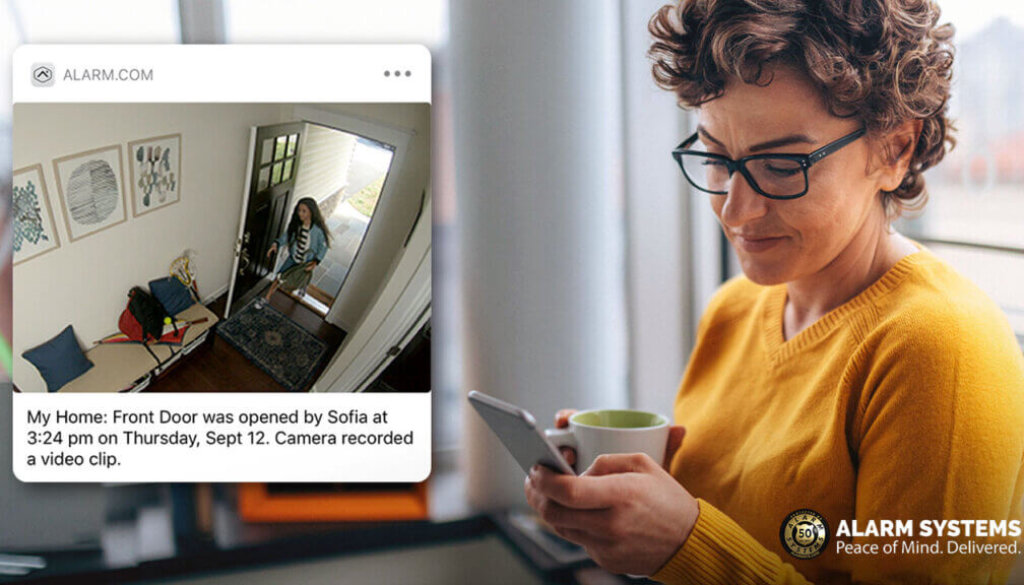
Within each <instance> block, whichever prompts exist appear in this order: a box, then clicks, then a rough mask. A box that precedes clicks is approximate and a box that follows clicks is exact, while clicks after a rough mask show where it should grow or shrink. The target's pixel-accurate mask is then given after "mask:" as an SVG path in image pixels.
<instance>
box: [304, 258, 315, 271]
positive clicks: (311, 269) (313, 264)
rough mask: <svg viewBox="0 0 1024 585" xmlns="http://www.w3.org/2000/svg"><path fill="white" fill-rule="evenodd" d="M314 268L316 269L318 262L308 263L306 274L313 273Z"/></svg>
mask: <svg viewBox="0 0 1024 585" xmlns="http://www.w3.org/2000/svg"><path fill="white" fill-rule="evenodd" d="M314 268H316V260H310V261H309V262H306V272H312V271H313V269H314Z"/></svg>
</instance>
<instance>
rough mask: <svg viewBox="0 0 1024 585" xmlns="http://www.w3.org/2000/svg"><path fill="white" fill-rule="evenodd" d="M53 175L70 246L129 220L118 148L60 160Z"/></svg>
mask: <svg viewBox="0 0 1024 585" xmlns="http://www.w3.org/2000/svg"><path fill="white" fill-rule="evenodd" d="M53 171H54V175H55V176H56V177H57V190H58V191H59V192H60V203H61V210H62V211H63V212H64V222H65V224H66V225H67V228H68V236H70V237H71V241H72V242H74V241H75V240H78V239H80V238H84V237H86V236H89V235H92V234H94V233H96V232H99V231H101V230H105V229H107V228H108V227H110V226H113V225H117V224H119V223H121V222H123V221H125V220H127V219H128V216H127V213H126V212H125V202H124V187H123V185H124V177H123V174H122V172H121V145H119V144H117V145H114V146H105V147H103V148H97V149H95V150H90V151H87V152H81V153H78V154H72V155H69V156H65V157H61V158H59V159H57V160H55V161H53Z"/></svg>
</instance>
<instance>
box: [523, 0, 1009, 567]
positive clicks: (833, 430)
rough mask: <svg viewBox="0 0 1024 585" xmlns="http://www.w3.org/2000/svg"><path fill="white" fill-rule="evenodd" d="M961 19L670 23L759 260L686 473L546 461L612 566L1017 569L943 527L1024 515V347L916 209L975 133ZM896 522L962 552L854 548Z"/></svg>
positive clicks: (687, 165)
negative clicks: (964, 131)
mask: <svg viewBox="0 0 1024 585" xmlns="http://www.w3.org/2000/svg"><path fill="white" fill-rule="evenodd" d="M938 17H939V10H938V7H937V6H936V5H935V4H934V2H931V1H929V0H861V1H857V2H851V1H843V0H773V1H769V0H683V1H682V2H681V3H680V4H679V5H678V6H666V7H663V8H662V9H661V10H660V11H659V12H658V13H657V14H656V15H655V16H654V17H653V19H652V20H651V24H650V29H651V32H652V34H653V35H654V37H655V42H654V45H653V47H652V50H651V54H652V56H653V57H654V59H655V64H654V75H655V78H656V79H657V81H658V82H659V84H660V85H662V86H663V87H665V88H666V89H671V90H673V91H674V92H675V93H676V95H677V96H678V97H679V99H680V102H681V103H682V105H683V106H686V107H693V108H696V109H697V112H698V119H699V126H698V130H697V132H696V134H694V135H693V136H691V137H690V138H688V139H687V140H686V141H684V142H683V143H682V144H681V145H680V147H679V148H678V149H677V150H676V151H675V152H674V153H673V155H674V156H675V157H676V160H677V162H678V163H679V165H680V167H681V168H682V170H683V172H684V174H685V176H686V178H687V180H688V181H689V182H690V184H691V185H692V186H693V187H694V188H695V189H697V190H700V191H704V192H706V193H708V194H707V195H706V197H708V198H709V200H710V203H711V206H712V208H713V209H714V211H715V213H716V215H717V216H718V219H719V222H720V223H721V225H722V229H723V230H724V232H725V234H726V236H728V238H729V241H730V242H731V243H732V245H733V247H734V248H735V250H736V254H737V256H738V257H739V260H740V264H741V266H742V269H743V273H744V276H741V277H739V278H735V279H733V280H731V281H729V282H728V283H726V284H725V285H724V286H723V287H722V289H721V290H720V291H719V292H718V293H717V294H716V296H715V297H714V299H713V300H712V301H711V302H710V304H709V306H708V308H707V311H706V313H705V315H704V317H703V318H702V320H701V322H700V325H699V327H698V331H697V341H696V345H695V348H694V351H693V354H692V356H691V359H690V361H689V364H688V366H687V370H686V373H685V375H684V377H683V381H682V384H681V387H680V390H679V394H678V396H677V399H676V403H675V418H676V422H677V423H678V424H679V425H681V426H685V428H686V438H685V440H683V441H682V444H681V446H679V448H678V449H675V452H674V455H672V454H671V453H670V456H669V458H668V460H667V461H668V469H667V470H665V469H663V468H662V467H661V465H660V463H661V462H657V463H656V462H654V461H652V460H651V459H650V458H649V457H646V456H642V455H606V456H602V457H601V458H599V459H598V461H596V462H595V463H594V464H593V466H592V467H591V468H590V469H588V470H587V471H586V473H585V474H583V475H581V476H580V477H569V476H563V475H558V474H555V473H553V472H551V471H549V470H547V469H545V468H534V469H533V470H532V471H531V473H530V474H529V476H528V477H527V479H526V495H527V500H528V501H529V503H530V505H531V506H533V507H534V508H535V509H536V510H537V511H538V512H539V513H540V514H541V516H542V517H543V518H544V519H545V520H546V521H547V522H548V523H549V524H551V525H552V526H553V527H554V528H555V530H556V531H557V532H558V533H559V534H561V535H563V536H564V537H565V538H567V539H569V540H572V541H574V542H577V543H580V544H581V545H583V546H584V547H585V548H586V549H587V550H588V552H589V553H590V554H591V556H592V557H593V558H594V559H595V560H596V561H597V562H598V563H599V564H601V565H603V566H605V567H606V568H608V569H609V570H612V571H615V572H623V573H633V574H645V575H653V577H654V578H655V579H658V580H662V581H665V582H671V583H677V582H678V583H684V582H685V583H690V582H693V583H804V582H807V581H808V580H809V581H813V582H815V583H849V582H870V583H932V582H942V583H992V582H995V583H1001V582H1005V581H1006V579H1007V572H1008V570H1009V568H1008V567H1009V566H1010V565H1011V564H1012V563H1013V562H1014V555H1012V554H959V553H947V548H946V546H947V542H946V540H945V539H946V538H948V537H952V536H957V535H956V534H949V535H946V536H944V537H943V538H942V539H938V540H936V539H935V538H924V536H927V535H924V534H922V533H921V527H922V526H923V524H922V521H923V520H933V521H940V520H949V519H971V520H992V521H995V522H999V521H1004V522H1005V521H1011V520H1019V518H1020V516H1021V499H1022V496H1024V492H1022V489H1024V482H1022V478H1024V474H1022V466H1021V462H1022V457H1024V359H1022V356H1021V350H1020V347H1019V346H1018V345H1017V343H1016V340H1015V339H1014V336H1013V334H1012V332H1011V330H1010V328H1009V325H1008V324H1007V322H1006V320H1005V318H1004V317H1003V315H1002V313H1001V312H1000V310H999V309H998V307H997V306H996V305H995V304H994V303H993V302H992V301H991V300H989V299H988V298H987V297H986V296H985V295H984V294H983V293H982V292H981V291H980V290H978V289H977V288H976V287H975V286H974V285H972V284H971V283H970V282H968V281H967V280H966V279H964V278H963V277H961V276H959V275H958V274H957V273H955V272H954V271H953V270H952V269H951V268H950V267H949V266H948V265H947V264H945V263H944V262H942V261H941V260H940V259H938V258H937V257H936V256H934V255H932V254H931V253H930V252H929V251H927V250H926V249H924V248H922V247H921V246H919V245H917V244H916V243H915V242H912V241H910V240H908V239H907V238H905V237H903V236H902V235H900V234H898V233H896V232H895V231H893V230H892V229H891V227H890V222H891V221H892V219H893V218H894V217H895V216H897V215H898V214H899V212H900V210H901V209H903V208H905V207H910V206H914V205H920V204H921V203H922V202H923V198H924V177H923V175H922V172H923V171H924V170H925V169H927V168H930V167H932V166H934V165H935V164H937V163H938V162H939V161H940V160H941V159H942V157H943V155H944V153H945V150H946V146H947V145H952V144H953V140H952V137H951V135H950V132H951V129H952V127H951V125H950V121H949V120H948V119H947V118H946V102H947V99H948V96H949V85H950V69H951V65H952V55H953V52H952V46H951V44H950V42H951V37H952V29H951V27H949V26H948V25H946V26H937V25H936V23H937V20H938ZM778 154H781V156H776V155H778ZM808 154H809V156H803V155H808ZM680 435H681V429H676V430H675V433H674V438H673V439H670V451H671V450H673V449H674V448H675V446H676V445H674V444H673V442H675V443H676V444H678V442H679V440H680V439H681V436H680ZM801 509H811V510H813V511H815V512H816V513H817V514H819V515H820V517H821V518H823V519H824V520H825V521H826V523H827V524H828V526H829V527H830V530H831V534H830V539H828V540H827V543H826V544H823V541H822V539H820V538H819V537H820V536H822V535H823V534H825V532H826V531H825V530H822V529H821V525H813V523H811V524H806V525H793V524H790V525H788V526H787V525H786V521H787V517H789V516H790V515H791V513H792V512H794V511H797V510H801ZM796 518H797V519H798V520H799V519H800V516H799V515H798V516H797V517H796ZM885 519H890V520H909V521H912V522H913V523H914V524H913V525H914V526H915V527H916V528H917V529H918V532H916V533H915V538H908V537H904V538H902V539H901V540H902V541H905V542H911V541H916V542H920V543H925V544H930V543H932V542H933V541H934V542H939V543H940V544H941V546H942V551H941V553H940V554H932V553H930V552H927V553H926V552H921V551H919V550H904V549H902V548H900V549H898V550H897V551H896V552H895V553H891V554H885V553H884V552H881V551H882V550H884V549H881V548H880V549H879V552H877V553H875V554H871V553H870V552H867V551H868V550H870V549H861V552H858V553H854V552H850V551H849V549H844V550H843V551H840V550H839V549H838V547H839V543H840V542H844V543H857V544H864V545H870V544H878V545H880V546H884V545H885V544H887V543H892V542H894V541H896V540H897V539H895V538H891V537H884V538H883V537H878V538H875V537H869V536H857V535H851V534H848V533H846V532H843V531H842V528H841V527H842V526H844V525H845V527H846V528H847V530H848V531H849V529H851V527H852V526H853V525H852V522H851V521H854V520H855V521H856V522H857V525H858V526H859V527H860V529H861V530H865V528H866V527H867V526H868V525H869V524H870V522H871V521H876V526H878V525H880V523H878V522H877V521H880V520H885ZM805 520H806V519H805ZM986 526H987V525H986ZM997 526H998V524H997ZM853 530H856V528H853ZM959 536H960V538H958V539H957V542H964V540H963V538H962V537H963V534H961V535H959ZM787 538H788V539H789V540H788V542H784V540H786V539H787ZM794 538H795V539H796V540H797V541H799V542H797V543H796V544H797V545H798V546H794ZM1013 540H1019V533H1017V534H1014V533H1013V531H1012V529H1011V532H1010V533H1009V534H1003V535H1000V534H995V535H993V536H986V535H983V536H982V537H979V538H975V539H974V542H975V543H979V544H980V543H1008V542H1012V541H1013ZM901 547H902V544H901ZM801 557H809V558H806V559H805V558H801Z"/></svg>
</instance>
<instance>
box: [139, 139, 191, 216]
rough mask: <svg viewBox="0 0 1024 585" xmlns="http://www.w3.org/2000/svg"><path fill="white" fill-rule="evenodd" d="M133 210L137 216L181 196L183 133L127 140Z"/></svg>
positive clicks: (173, 201) (175, 200) (168, 203)
mask: <svg viewBox="0 0 1024 585" xmlns="http://www.w3.org/2000/svg"><path fill="white" fill-rule="evenodd" d="M128 161H129V164H128V168H129V169H131V182H132V188H131V192H132V212H133V213H134V214H135V216H136V217H138V216H140V215H142V214H144V213H149V212H150V211H153V210H155V209H159V208H161V207H165V206H167V205H170V204H172V203H176V202H177V201H178V199H179V198H180V191H181V189H180V186H181V185H180V182H181V134H169V135H167V136H156V137H154V138H146V139H144V140H136V141H134V142H129V143H128Z"/></svg>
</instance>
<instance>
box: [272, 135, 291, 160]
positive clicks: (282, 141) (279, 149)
mask: <svg viewBox="0 0 1024 585" xmlns="http://www.w3.org/2000/svg"><path fill="white" fill-rule="evenodd" d="M287 146H288V137H287V136H278V137H277V144H276V145H275V146H274V160H281V159H282V158H284V153H285V149H286V148H287Z"/></svg>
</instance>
